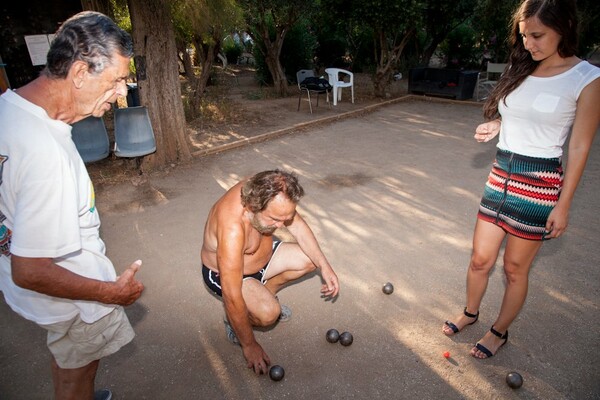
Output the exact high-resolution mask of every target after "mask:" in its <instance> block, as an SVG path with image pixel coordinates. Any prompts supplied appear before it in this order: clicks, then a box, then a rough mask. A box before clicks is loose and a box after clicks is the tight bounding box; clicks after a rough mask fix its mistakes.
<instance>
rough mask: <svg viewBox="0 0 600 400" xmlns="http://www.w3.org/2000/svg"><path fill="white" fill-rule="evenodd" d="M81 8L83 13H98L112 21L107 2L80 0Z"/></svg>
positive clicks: (108, 2)
mask: <svg viewBox="0 0 600 400" xmlns="http://www.w3.org/2000/svg"><path fill="white" fill-rule="evenodd" d="M81 8H82V9H83V10H85V11H98V12H101V13H102V14H104V15H106V16H108V17H110V18H113V19H114V13H113V12H112V8H111V6H110V1H109V0H81Z"/></svg>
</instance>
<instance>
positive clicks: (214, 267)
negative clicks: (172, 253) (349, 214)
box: [201, 170, 339, 374]
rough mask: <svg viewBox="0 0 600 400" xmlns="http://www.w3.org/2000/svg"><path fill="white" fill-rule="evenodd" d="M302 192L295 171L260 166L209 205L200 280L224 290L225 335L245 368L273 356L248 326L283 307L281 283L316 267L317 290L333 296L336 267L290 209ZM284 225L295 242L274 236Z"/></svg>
mask: <svg viewBox="0 0 600 400" xmlns="http://www.w3.org/2000/svg"><path fill="white" fill-rule="evenodd" d="M303 195H304V189H303V188H302V186H300V184H299V183H298V179H297V178H296V176H295V175H293V174H290V173H287V172H284V171H280V170H274V171H264V172H260V173H258V174H256V175H254V176H253V177H251V178H249V179H246V180H243V181H241V182H239V183H238V184H236V185H235V186H233V187H232V188H231V189H229V190H228V191H227V193H225V194H224V195H223V197H221V198H220V199H219V200H218V201H217V202H216V203H215V205H214V206H213V207H212V209H211V210H210V212H209V214H208V218H207V221H206V226H205V228H204V243H203V244H202V251H201V257H202V264H203V266H202V275H203V277H204V282H205V283H206V285H207V286H208V288H209V289H211V290H212V291H213V292H215V293H216V294H217V295H219V296H221V297H222V299H223V303H224V306H225V313H226V318H227V319H226V321H225V325H226V329H229V332H228V336H229V338H230V340H231V341H233V342H234V343H239V344H240V346H241V347H242V352H243V354H244V357H245V359H246V361H247V364H248V368H253V369H254V372H255V373H257V374H262V373H266V372H267V371H268V366H269V365H270V362H271V361H270V360H269V356H268V355H267V353H266V352H265V351H264V350H263V348H262V347H261V345H260V344H258V342H257V341H256V339H255V337H254V332H253V330H252V327H253V326H269V325H272V324H273V323H275V322H276V321H277V319H278V318H279V316H280V313H281V310H282V308H281V306H280V304H279V300H278V299H277V298H276V297H275V294H276V293H277V292H278V291H279V290H280V289H281V288H282V287H283V285H285V284H286V283H288V282H291V281H294V280H296V279H298V278H300V277H302V276H304V275H306V274H308V273H310V272H312V271H314V270H315V268H319V269H320V271H321V278H322V279H323V281H324V282H325V283H324V284H323V286H322V288H321V293H322V295H323V296H325V297H328V298H332V297H335V296H337V294H338V291H339V282H338V278H337V276H336V274H335V272H333V269H332V268H331V265H329V262H328V261H327V259H326V258H325V255H324V254H323V252H322V251H321V248H320V247H319V244H318V243H317V240H316V238H315V235H314V234H313V232H312V230H311V229H310V227H309V226H308V225H307V224H306V222H305V221H304V219H302V217H301V216H300V214H298V212H297V211H296V205H297V204H298V202H299V201H300V198H301V197H302V196H303ZM284 226H285V227H286V228H287V230H288V231H289V232H290V233H291V234H292V235H293V236H294V238H295V239H296V241H297V243H282V242H278V241H275V242H274V241H273V236H272V234H273V232H274V231H275V230H276V229H277V228H281V227H284ZM231 328H233V332H231Z"/></svg>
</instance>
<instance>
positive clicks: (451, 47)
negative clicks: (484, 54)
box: [440, 22, 481, 69]
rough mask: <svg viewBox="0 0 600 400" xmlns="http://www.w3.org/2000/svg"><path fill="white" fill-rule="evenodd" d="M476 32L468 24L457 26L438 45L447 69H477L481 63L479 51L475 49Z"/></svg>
mask: <svg viewBox="0 0 600 400" xmlns="http://www.w3.org/2000/svg"><path fill="white" fill-rule="evenodd" d="M477 36H478V35H477V32H476V31H475V29H473V27H472V26H471V24H470V23H469V22H466V23H463V24H461V25H459V26H458V27H457V28H456V29H454V30H453V31H452V32H450V33H449V34H448V36H447V37H446V40H444V41H443V42H442V44H441V45H440V51H441V52H442V54H443V55H444V57H445V59H446V62H447V65H446V66H447V67H448V68H456V69H460V68H463V69H477V68H479V65H480V63H481V50H480V49H479V48H478V47H477Z"/></svg>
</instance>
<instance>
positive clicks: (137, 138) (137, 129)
mask: <svg viewBox="0 0 600 400" xmlns="http://www.w3.org/2000/svg"><path fill="white" fill-rule="evenodd" d="M155 151H156V141H155V139H154V130H153V129H152V124H151V123H150V116H149V115H148V109H147V108H146V107H144V106H140V107H127V108H117V109H115V155H116V156H117V157H141V156H145V155H148V154H151V153H154V152H155Z"/></svg>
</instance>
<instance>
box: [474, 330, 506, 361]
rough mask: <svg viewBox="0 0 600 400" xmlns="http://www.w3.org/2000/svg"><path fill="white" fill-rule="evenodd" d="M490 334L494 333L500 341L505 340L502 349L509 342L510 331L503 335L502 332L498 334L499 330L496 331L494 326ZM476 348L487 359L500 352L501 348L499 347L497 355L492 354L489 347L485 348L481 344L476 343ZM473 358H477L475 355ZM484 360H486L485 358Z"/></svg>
mask: <svg viewBox="0 0 600 400" xmlns="http://www.w3.org/2000/svg"><path fill="white" fill-rule="evenodd" d="M490 332H492V333H493V334H494V336H497V337H499V338H500V339H504V342H503V343H502V344H501V345H500V347H502V346H504V345H505V344H506V342H508V331H506V332H505V333H504V335H503V334H501V333H500V332H498V331H497V330H495V329H494V326H493V325H492V327H491V328H490ZM475 347H476V348H477V350H479V351H480V352H482V353H483V354H485V355H486V356H487V357H486V358H490V357H493V356H494V355H495V354H496V353H497V352H498V350H500V347H498V350H496V353H492V352H491V351H490V350H489V349H488V348H487V347H485V346H484V345H482V344H479V343H476V344H475ZM473 357H475V356H474V355H473ZM475 358H479V357H475ZM482 360H485V358H483V359H482Z"/></svg>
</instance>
